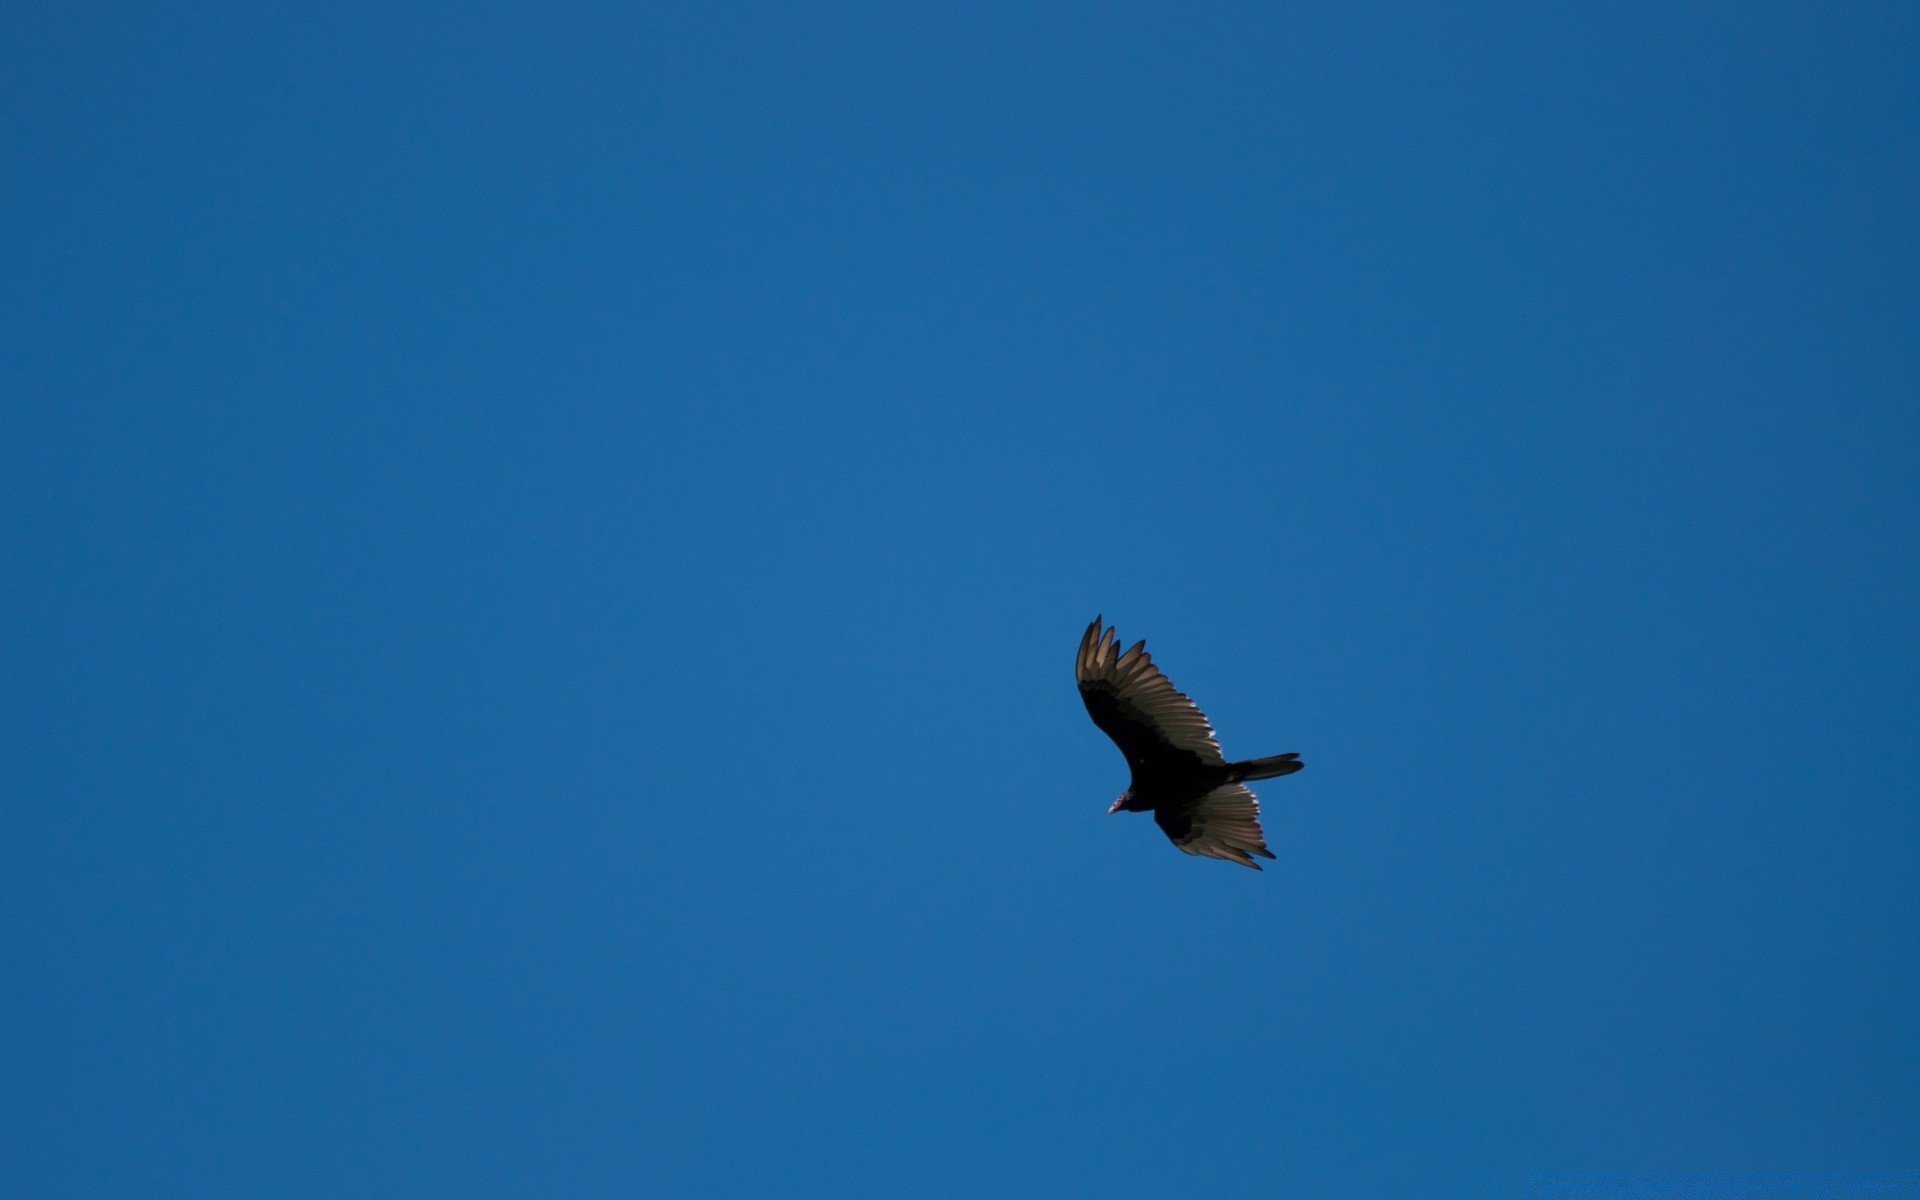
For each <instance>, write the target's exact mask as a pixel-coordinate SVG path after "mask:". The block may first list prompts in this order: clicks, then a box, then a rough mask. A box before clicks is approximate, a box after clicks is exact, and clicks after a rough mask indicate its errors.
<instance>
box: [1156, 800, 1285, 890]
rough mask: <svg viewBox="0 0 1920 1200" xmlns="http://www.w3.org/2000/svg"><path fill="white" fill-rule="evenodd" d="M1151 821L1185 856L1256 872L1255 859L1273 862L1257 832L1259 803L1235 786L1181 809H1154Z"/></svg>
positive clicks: (1257, 868)
mask: <svg viewBox="0 0 1920 1200" xmlns="http://www.w3.org/2000/svg"><path fill="white" fill-rule="evenodd" d="M1153 819H1154V821H1155V822H1157V823H1158V824H1159V826H1160V828H1161V829H1162V830H1164V831H1165V832H1166V835H1167V837H1168V838H1170V839H1171V840H1172V841H1173V844H1174V845H1176V846H1178V847H1180V848H1181V849H1182V850H1185V851H1186V852H1187V853H1188V854H1204V855H1206V856H1207V857H1208V858H1224V859H1227V860H1228V861H1230V862H1237V863H1239V864H1240V865H1241V866H1243V867H1252V868H1253V869H1254V870H1256V871H1258V870H1259V869H1260V864H1259V863H1257V862H1255V861H1253V856H1254V855H1256V854H1257V855H1259V856H1260V857H1261V858H1272V857H1273V852H1272V851H1271V850H1268V849H1267V839H1266V838H1265V837H1264V836H1263V835H1262V834H1261V832H1260V802H1259V801H1258V800H1255V799H1254V798H1253V793H1252V792H1250V791H1248V790H1247V789H1246V787H1245V786H1244V785H1242V784H1238V783H1229V784H1227V785H1225V786H1224V787H1217V788H1215V789H1213V790H1212V791H1210V792H1208V793H1207V794H1206V795H1204V796H1202V797H1200V798H1199V799H1198V800H1195V801H1194V802H1193V803H1192V804H1189V805H1186V806H1184V807H1181V808H1157V809H1155V810H1154V812H1153Z"/></svg>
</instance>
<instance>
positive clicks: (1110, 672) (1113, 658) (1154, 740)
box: [1073, 617, 1226, 767]
mask: <svg viewBox="0 0 1920 1200" xmlns="http://www.w3.org/2000/svg"><path fill="white" fill-rule="evenodd" d="M1073 675H1074V679H1075V680H1076V681H1077V682H1078V683H1079V685H1080V698H1081V699H1082V700H1084V701H1085V702H1086V705H1087V714H1088V715H1089V716H1091V717H1092V718H1093V723H1094V724H1095V725H1098V726H1099V727H1100V728H1101V729H1102V730H1104V731H1105V732H1106V735H1107V736H1108V737H1110V738H1112V739H1113V740H1114V744H1115V745H1117V746H1119V747H1120V752H1121V753H1122V754H1124V755H1126V756H1127V761H1128V762H1129V763H1136V762H1144V761H1148V760H1151V759H1153V758H1156V757H1159V756H1162V755H1165V754H1167V753H1169V752H1172V753H1174V754H1176V755H1182V756H1185V755H1191V756H1192V757H1194V758H1197V759H1199V760H1200V761H1201V762H1203V763H1205V764H1207V765H1208V766H1214V767H1217V766H1220V765H1221V764H1223V763H1224V762H1225V761H1226V759H1224V758H1222V757H1221V755H1220V743H1219V741H1217V740H1216V739H1215V738H1214V736H1213V726H1211V725H1209V724H1207V718H1206V714H1204V713H1202V712H1201V711H1200V708H1199V706H1198V705H1196V704H1195V703H1194V702H1193V700H1192V699H1191V698H1190V697H1188V696H1187V694H1186V693H1185V692H1182V691H1180V690H1179V689H1178V688H1176V687H1174V686H1173V684H1172V682H1171V681H1169V680H1168V679H1167V677H1166V676H1165V675H1162V674H1161V673H1160V668H1159V667H1156V666H1154V665H1153V658H1152V656H1151V655H1149V654H1148V653H1147V644H1146V643H1145V642H1135V643H1134V645H1133V649H1131V650H1128V651H1126V652H1125V653H1122V652H1121V650H1120V641H1119V631H1118V630H1116V629H1114V628H1112V627H1111V626H1109V627H1107V628H1105V629H1102V628H1101V623H1100V618H1098V617H1095V618H1094V619H1093V624H1091V625H1089V626H1087V632H1086V635H1085V636H1084V637H1082V638H1081V639H1080V653H1079V655H1078V657H1076V658H1075V659H1074V663H1073Z"/></svg>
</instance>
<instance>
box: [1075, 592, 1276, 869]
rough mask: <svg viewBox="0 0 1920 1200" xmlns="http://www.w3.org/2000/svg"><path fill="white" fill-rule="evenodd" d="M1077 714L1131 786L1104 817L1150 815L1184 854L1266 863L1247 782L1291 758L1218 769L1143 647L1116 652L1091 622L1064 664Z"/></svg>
mask: <svg viewBox="0 0 1920 1200" xmlns="http://www.w3.org/2000/svg"><path fill="white" fill-rule="evenodd" d="M1073 676H1074V680H1075V682H1077V683H1078V684H1079V685H1080V699H1081V700H1083V701H1085V702H1086V706H1087V715H1088V716H1090V717H1092V718H1093V723H1094V724H1095V725H1098V726H1099V727H1100V729H1101V731H1102V732H1104V733H1105V734H1106V735H1107V736H1108V737H1110V738H1112V739H1113V743H1114V745H1116V746H1118V747H1120V753H1121V754H1123V755H1125V756H1126V760H1127V766H1128V767H1129V768H1131V770H1132V772H1133V779H1132V781H1131V783H1130V785H1129V786H1128V788H1127V790H1126V791H1124V792H1121V793H1120V796H1119V798H1118V799H1116V800H1115V801H1114V802H1113V807H1111V808H1109V809H1108V810H1107V812H1108V813H1109V814H1112V813H1117V812H1151V813H1152V814H1153V819H1154V822H1155V823H1156V824H1158V825H1159V826H1160V828H1161V830H1163V831H1164V832H1165V833H1166V835H1167V837H1168V838H1169V839H1171V840H1172V842H1173V844H1174V845H1176V846H1178V847H1179V848H1180V849H1182V850H1184V851H1186V852H1187V853H1188V854H1199V855H1205V856H1207V857H1209V858H1224V859H1226V860H1227V861H1229V862H1237V863H1239V864H1240V865H1241V866H1243V867H1252V868H1253V869H1254V870H1256V871H1258V870H1260V864H1259V863H1257V862H1255V861H1253V860H1254V857H1255V856H1258V857H1260V858H1269V859H1270V858H1272V857H1273V852H1272V851H1271V850H1268V849H1267V843H1266V838H1265V836H1264V835H1263V834H1262V833H1261V831H1260V802H1259V801H1258V800H1256V799H1254V795H1253V793H1252V792H1251V791H1249V790H1247V787H1246V782H1247V781H1248V780H1250V779H1274V778H1277V777H1279V776H1281V775H1291V774H1293V773H1294V772H1295V771H1298V770H1300V769H1302V768H1303V767H1305V766H1306V764H1305V763H1303V762H1301V761H1300V756H1299V755H1298V754H1276V755H1273V756H1272V757H1270V758H1249V759H1245V760H1242V761H1240V762H1228V761H1227V760H1226V756H1225V755H1223V754H1221V752H1220V742H1219V740H1218V738H1217V737H1216V736H1215V735H1214V732H1213V726H1212V725H1209V724H1208V723H1207V718H1206V714H1205V713H1202V712H1201V711H1200V708H1199V706H1198V705H1196V704H1194V702H1193V700H1192V699H1191V698H1190V697H1189V696H1187V694H1186V693H1185V692H1182V691H1180V690H1178V689H1177V688H1175V687H1174V686H1173V684H1172V682H1171V681H1169V680H1168V679H1167V677H1166V676H1165V675H1163V674H1161V673H1160V668H1159V667H1157V666H1155V665H1154V663H1153V659H1152V657H1151V656H1149V655H1148V654H1147V644H1146V643H1145V642H1135V643H1134V644H1133V648H1132V649H1130V650H1127V651H1126V652H1125V653H1122V652H1121V650H1120V635H1119V631H1118V630H1116V629H1114V628H1113V627H1111V626H1103V625H1102V618H1101V617H1095V618H1094V619H1093V624H1091V625H1089V626H1087V632H1086V634H1085V635H1084V636H1083V637H1081V639H1080V653H1079V654H1078V655H1077V656H1076V657H1075V659H1074V663H1073Z"/></svg>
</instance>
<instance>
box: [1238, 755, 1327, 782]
mask: <svg viewBox="0 0 1920 1200" xmlns="http://www.w3.org/2000/svg"><path fill="white" fill-rule="evenodd" d="M1306 765H1307V764H1305V763H1303V762H1301V761H1300V756H1299V755H1298V754H1276V755H1274V756H1273V757H1271V758H1249V759H1246V760H1245V761H1243V762H1237V763H1228V764H1227V770H1228V771H1229V772H1231V773H1232V774H1231V776H1230V777H1229V782H1232V783H1239V782H1241V781H1242V780H1246V779H1272V778H1273V777H1275V776H1276V775H1291V774H1293V773H1294V772H1295V771H1298V770H1300V769H1301V768H1302V767H1305V766H1306Z"/></svg>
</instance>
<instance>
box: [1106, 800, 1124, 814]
mask: <svg viewBox="0 0 1920 1200" xmlns="http://www.w3.org/2000/svg"><path fill="white" fill-rule="evenodd" d="M1126 800H1127V798H1126V797H1125V796H1122V797H1120V799H1118V800H1115V801H1114V802H1113V806H1112V807H1111V808H1109V809H1107V815H1108V816H1112V815H1113V814H1115V813H1117V812H1119V811H1120V806H1121V805H1122V804H1124V803H1126Z"/></svg>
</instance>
